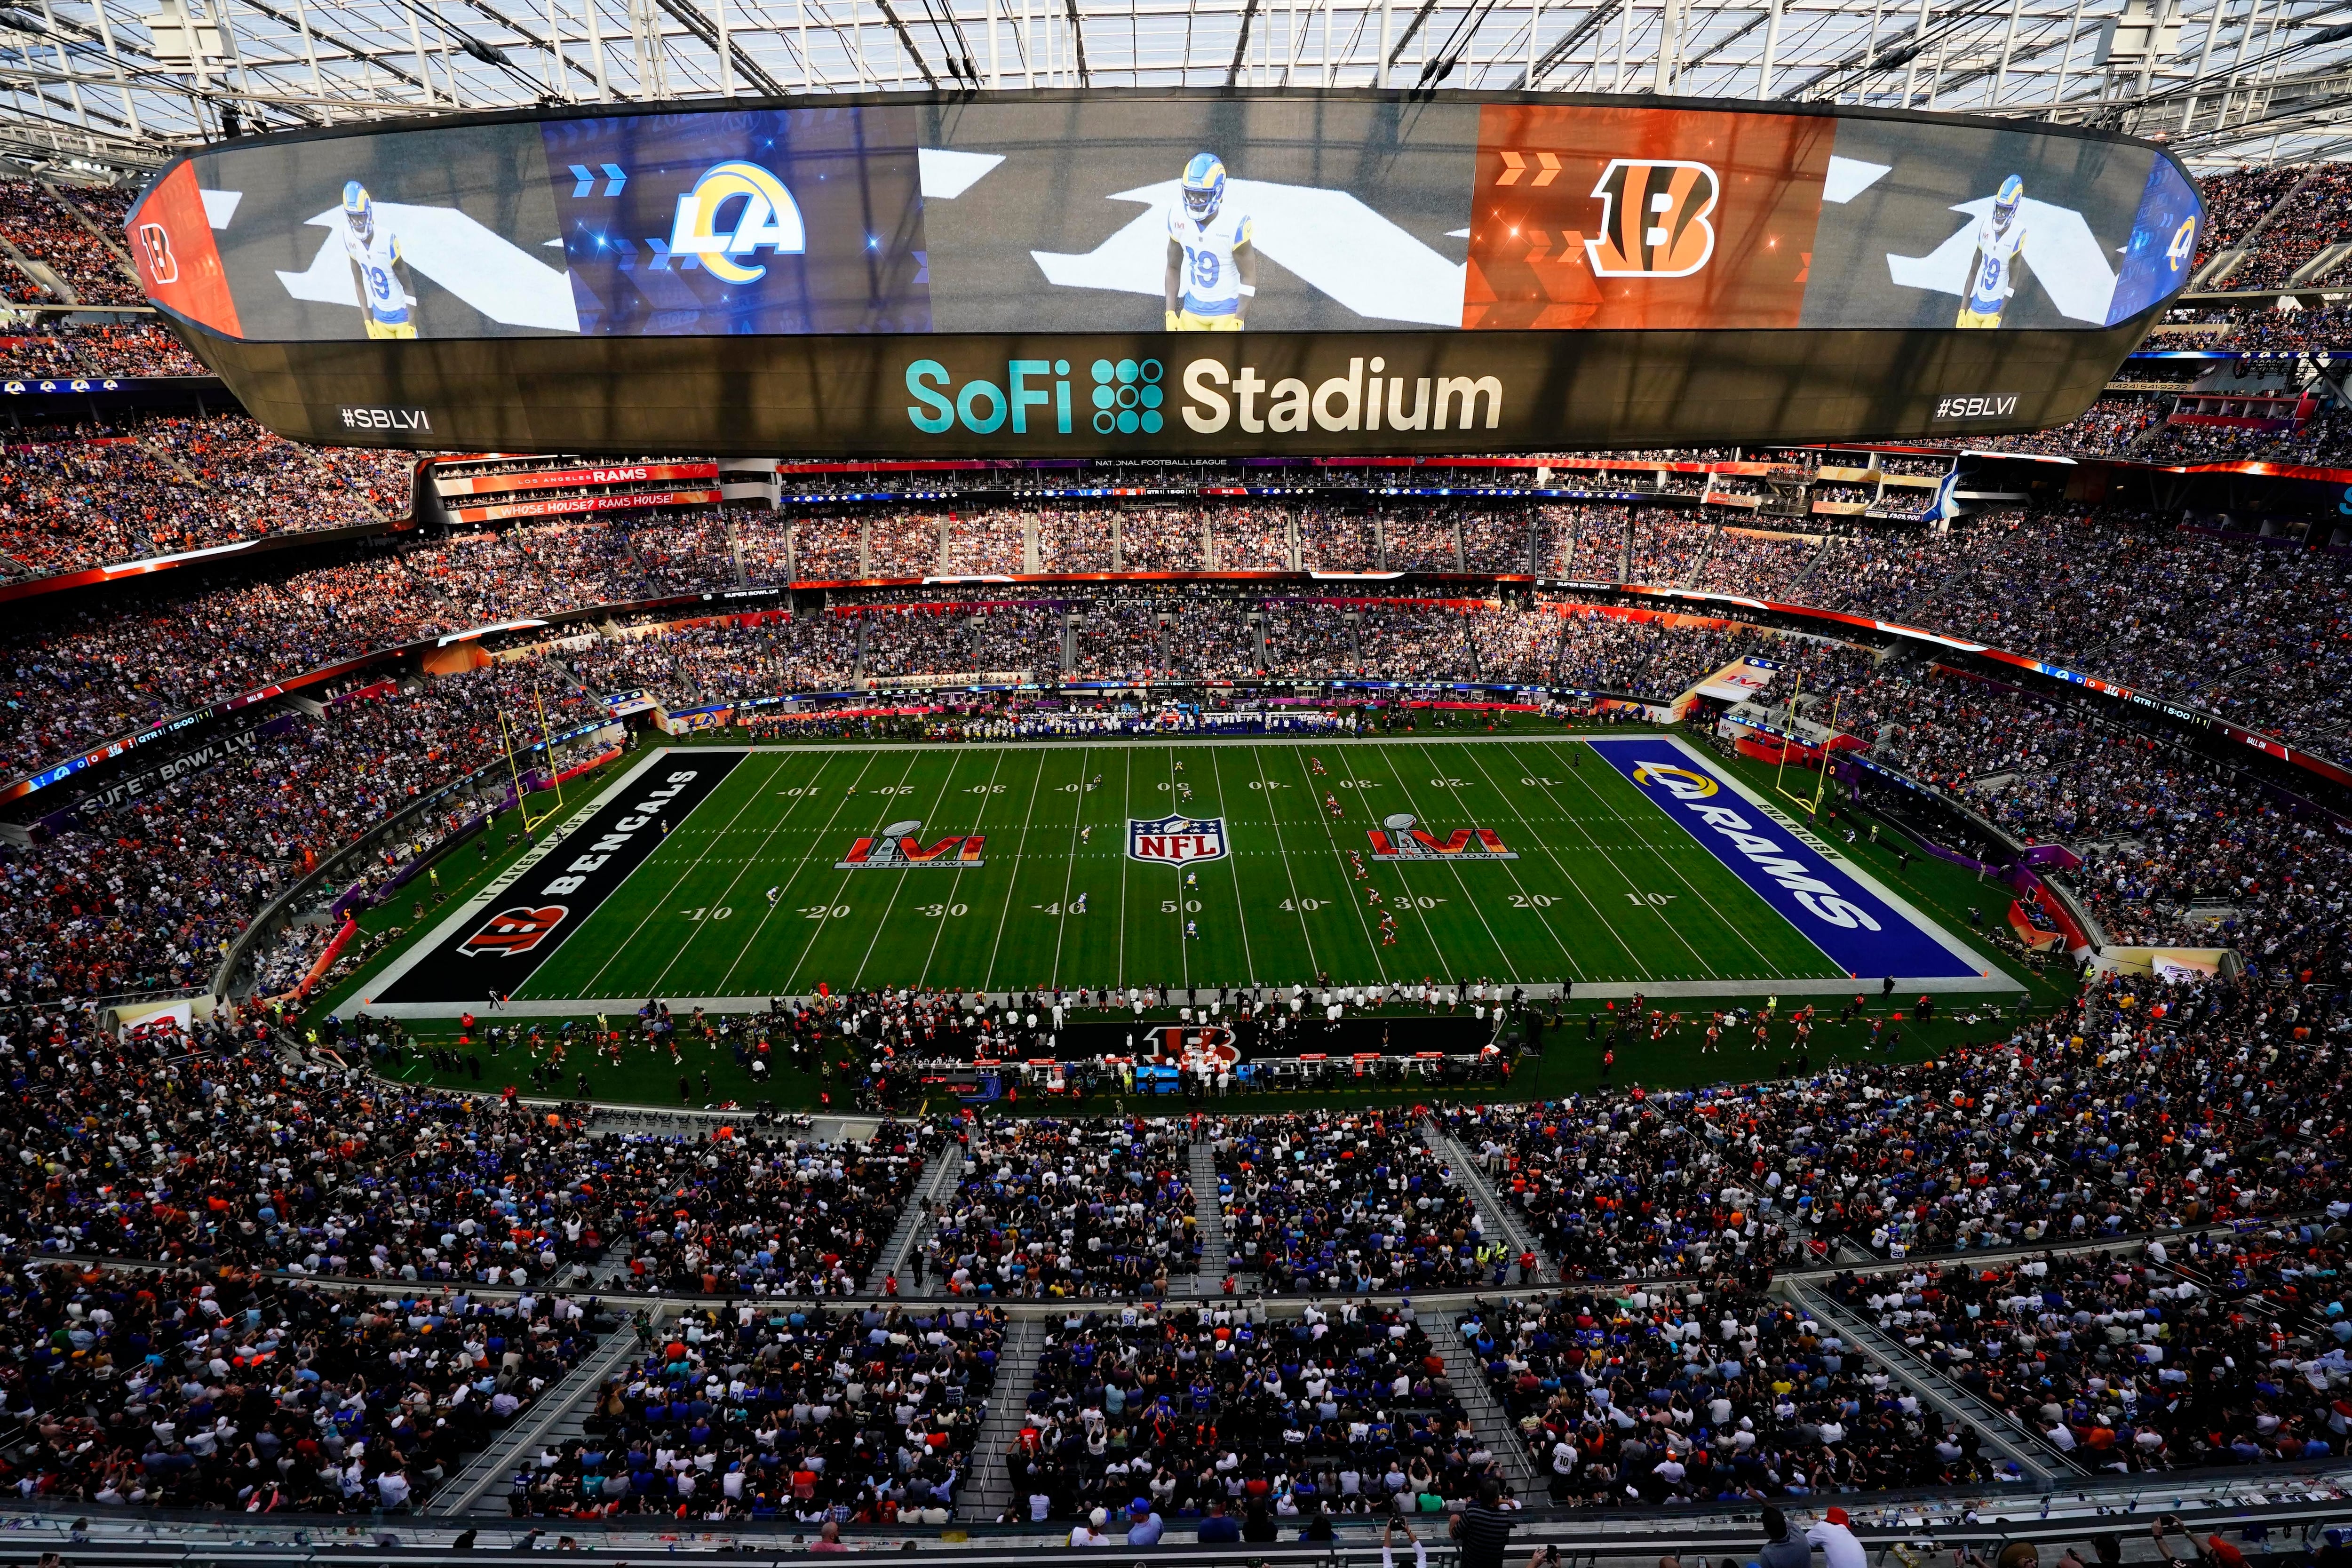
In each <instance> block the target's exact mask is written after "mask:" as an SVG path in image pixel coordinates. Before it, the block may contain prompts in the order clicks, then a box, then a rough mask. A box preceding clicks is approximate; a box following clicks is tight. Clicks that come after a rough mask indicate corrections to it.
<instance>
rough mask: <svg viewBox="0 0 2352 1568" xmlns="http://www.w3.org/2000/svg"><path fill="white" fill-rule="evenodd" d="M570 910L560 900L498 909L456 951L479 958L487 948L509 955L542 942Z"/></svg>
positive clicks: (490, 951)
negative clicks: (529, 906)
mask: <svg viewBox="0 0 2352 1568" xmlns="http://www.w3.org/2000/svg"><path fill="white" fill-rule="evenodd" d="M571 913H572V910H570V909H569V908H568V907H566V906H565V905H562V904H543V905H541V907H540V908H538V909H535V910H499V912H498V913H497V914H494V915H492V916H491V917H490V918H489V921H488V923H486V924H485V925H484V926H483V927H482V929H481V930H479V931H476V932H475V933H474V934H473V935H471V936H469V937H467V939H466V940H465V941H463V942H459V943H458V944H457V951H458V952H462V953H464V954H465V955H466V956H467V958H479V957H480V956H482V954H484V953H486V952H487V953H491V954H495V955H497V956H499V957H503V958H512V957H514V956H515V955H516V954H517V953H522V952H530V951H531V950H532V949H533V948H535V947H537V946H538V945H539V944H540V943H541V942H545V941H546V940H547V938H548V936H549V935H550V933H551V932H552V931H554V930H555V928H556V927H558V926H560V925H562V923H563V921H564V920H565V918H566V917H568V916H569V915H570V914H571Z"/></svg>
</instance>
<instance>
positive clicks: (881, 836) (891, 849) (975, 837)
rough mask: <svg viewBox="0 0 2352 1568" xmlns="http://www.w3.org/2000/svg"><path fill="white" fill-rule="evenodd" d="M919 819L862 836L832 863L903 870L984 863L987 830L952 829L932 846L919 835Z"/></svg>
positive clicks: (860, 868) (841, 866)
mask: <svg viewBox="0 0 2352 1568" xmlns="http://www.w3.org/2000/svg"><path fill="white" fill-rule="evenodd" d="M922 831H923V825H922V824H921V823H919V822H894V823H892V824H890V826H887V827H885V828H884V829H883V830H882V831H881V832H880V833H878V834H877V835H876V836H875V837H871V838H861V839H859V840H858V841H857V842H856V843H855V844H852V845H851V846H850V847H849V853H848V854H846V855H845V856H843V857H842V858H840V859H838V860H835V862H834V863H833V868H834V869H835V870H836V871H876V870H883V871H904V870H908V869H910V868H915V867H919V866H965V867H971V866H984V865H986V864H987V862H986V861H985V860H983V859H982V858H981V851H982V847H985V846H986V845H987V843H988V835H986V834H985V833H950V834H949V835H948V836H947V837H945V838H942V839H940V841H939V842H938V843H936V844H934V845H931V846H930V847H929V848H926V847H924V846H923V841H922V839H921V838H920V837H918V835H919V834H920V833H921V832H922Z"/></svg>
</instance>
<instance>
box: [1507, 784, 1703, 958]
mask: <svg viewBox="0 0 2352 1568" xmlns="http://www.w3.org/2000/svg"><path fill="white" fill-rule="evenodd" d="M1579 743H1581V742H1579ZM1506 750H1507V751H1508V752H1510V755H1511V760H1512V761H1513V762H1515V763H1518V765H1519V766H1521V767H1523V768H1524V767H1526V766H1527V765H1528V763H1527V760H1526V759H1525V758H1523V757H1521V756H1519V755H1518V752H1517V748H1516V746H1513V747H1507V748H1506ZM1555 760H1557V759H1555ZM1592 760H1593V762H1594V763H1600V762H1601V759H1600V757H1599V756H1597V755H1596V756H1595V757H1594V758H1593V759H1592ZM1603 765H1605V764H1603ZM1567 771H1568V772H1569V773H1571V774H1575V773H1582V772H1583V770H1582V769H1581V768H1570V769H1569V770H1567ZM1538 776H1540V777H1545V778H1549V776H1550V775H1549V773H1545V774H1540V775H1538ZM1579 782H1580V783H1581V781H1579ZM1536 787H1537V788H1538V789H1539V790H1542V791H1543V793H1544V796H1545V798H1546V799H1548V800H1549V801H1550V802H1551V803H1552V805H1555V806H1558V807H1559V811H1560V820H1562V821H1563V822H1572V823H1574V824H1575V825H1576V830H1577V831H1578V832H1579V833H1581V834H1582V835H1584V839H1585V842H1586V843H1587V844H1590V845H1591V847H1592V848H1593V850H1594V851H1595V852H1596V853H1598V854H1599V855H1600V857H1601V858H1602V859H1603V860H1606V861H1607V862H1609V868H1610V869H1611V870H1612V871H1614V872H1616V873H1617V875H1618V876H1619V877H1620V878H1622V879H1623V881H1624V883H1625V886H1626V889H1628V890H1629V891H1639V890H1640V889H1639V886H1638V884H1636V883H1635V882H1634V880H1633V878H1631V877H1629V876H1626V874H1625V868H1624V867H1622V866H1620V865H1619V864H1617V858H1616V857H1615V856H1613V855H1612V854H1610V853H1609V851H1608V849H1607V847H1604V846H1603V845H1602V844H1601V837H1600V836H1599V835H1598V834H1596V833H1594V832H1593V831H1592V829H1591V828H1589V827H1587V826H1584V819H1583V818H1582V817H1580V816H1577V815H1576V814H1575V813H1573V812H1571V811H1570V810H1569V809H1568V808H1567V806H1566V805H1563V804H1562V803H1561V801H1560V799H1559V796H1558V795H1553V794H1552V786H1551V785H1549V784H1538V785H1536ZM1591 787H1592V786H1591V785H1590V784H1585V785H1584V788H1585V789H1586V790H1587V792H1591ZM1596 798H1597V797H1596ZM1602 804H1603V805H1606V804H1607V803H1606V802H1603V803H1602ZM1617 820H1618V824H1619V826H1622V827H1624V828H1626V829H1628V830H1629V831H1630V830H1631V829H1632V827H1633V824H1632V823H1630V822H1627V821H1626V820H1625V819H1624V818H1623V817H1622V816H1620V817H1619V818H1618V819H1617ZM1643 848H1650V846H1648V845H1643ZM1654 852H1655V851H1654V850H1653V853H1654ZM1554 859H1555V860H1557V859H1558V857H1557V856H1555V857H1554ZM1571 880H1573V879H1571ZM1576 890H1577V891H1578V892H1580V893H1583V894H1584V901H1585V902H1586V903H1588V904H1590V903H1592V895H1591V893H1586V892H1585V891H1584V887H1583V884H1582V883H1578V884H1577V889H1576ZM1642 907H1643V909H1646V910H1649V911H1650V912H1651V913H1652V914H1654V915H1656V916H1657V917H1658V920H1659V921H1660V923H1661V924H1663V925H1664V927H1665V928H1666V930H1667V931H1669V932H1671V933H1672V934H1673V936H1674V939H1675V941H1676V942H1681V943H1682V944H1683V951H1684V952H1687V953H1689V954H1690V955H1691V958H1692V960H1693V961H1694V962H1696V963H1697V964H1698V966H1699V968H1698V972H1699V973H1700V974H1701V975H1702V976H1707V975H1714V974H1717V973H1719V971H1717V968H1716V967H1715V965H1713V964H1711V963H1708V962H1707V961H1706V959H1705V958H1703V957H1701V956H1700V955H1699V951H1698V949H1697V948H1696V947H1693V946H1692V945H1691V941H1690V938H1688V937H1686V936H1685V935H1684V934H1683V932H1682V928H1681V927H1679V926H1677V925H1675V922H1674V921H1672V920H1670V919H1668V918H1667V915H1666V911H1665V910H1662V909H1659V908H1658V907H1657V906H1656V905H1654V904H1648V903H1645V904H1643V906H1642ZM1592 912H1593V913H1594V914H1596V915H1601V909H1600V906H1599V905H1597V904H1595V905H1593V910H1592ZM1601 921H1602V923H1604V924H1607V923H1609V917H1608V916H1606V915H1601ZM1610 929H1611V930H1612V931H1613V930H1615V929H1616V928H1615V927H1614V926H1613V925H1612V926H1611V928H1610ZM1618 941H1619V942H1621V943H1623V942H1624V938H1623V937H1622V936H1620V937H1619V938H1618ZM1625 946H1626V951H1627V952H1631V951H1632V944H1630V943H1625ZM1635 962H1636V963H1639V962H1640V961H1639V960H1638V959H1637V960H1636V961H1635ZM1633 978H1635V979H1637V980H1638V979H1643V978H1646V976H1643V975H1639V974H1637V975H1635V976H1634V977H1633ZM1660 978H1662V979H1663V978H1665V977H1664V976H1660Z"/></svg>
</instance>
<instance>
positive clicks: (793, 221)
mask: <svg viewBox="0 0 2352 1568" xmlns="http://www.w3.org/2000/svg"><path fill="white" fill-rule="evenodd" d="M739 197H740V199H741V201H742V204H743V205H741V206H740V207H738V208H734V209H733V211H732V213H731V215H730V203H733V202H734V201H735V200H737V198H739ZM727 216H732V218H733V220H734V221H733V223H732V224H731V225H730V224H728V223H726V222H725V221H723V220H724V219H725V218H726V217H727ZM762 246H764V247H767V248H768V249H770V250H772V251H773V252H774V253H775V254H776V255H778V256H801V255H804V254H806V252H807V250H808V226H807V225H806V224H804V223H803V222H802V221H801V205H800V203H798V202H796V201H794V200H793V193H792V192H790V191H788V190H786V189H784V183H783V182H782V180H780V179H778V178H776V176H775V175H773V174H770V173H768V171H767V170H765V169H762V168H761V167H760V165H759V164H757V163H745V162H743V161H742V160H741V159H736V160H734V161H732V162H730V163H715V164H713V165H711V166H710V167H709V168H708V169H706V170H704V171H703V173H702V178H700V179H699V180H697V181H696V182H695V183H694V189H692V190H690V191H688V192H687V193H686V194H685V195H682V196H680V197H678V198H677V218H676V219H675V220H674V221H673V222H672V224H671V225H670V231H669V248H670V252H671V254H672V255H675V256H692V257H696V258H699V259H700V260H701V262H702V265H703V266H705V267H707V268H709V269H710V275H711V276H712V277H713V278H716V279H719V281H720V282H722V283H757V282H758V281H759V280H760V279H762V278H765V277H766V276H767V275H768V269H767V268H765V267H764V266H751V265H748V264H746V263H745V262H743V261H741V260H740V259H738V258H741V257H748V256H750V255H751V253H752V252H753V251H755V250H758V249H760V248H761V247H762Z"/></svg>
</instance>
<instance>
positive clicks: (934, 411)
mask: <svg viewBox="0 0 2352 1568" xmlns="http://www.w3.org/2000/svg"><path fill="white" fill-rule="evenodd" d="M2202 221H2203V212H2202V209H2201V207H2200V205H2199V199H2198V195H2197V192H2196V189H2195V187H2194V185H2193V184H2191V183H2190V182H2189V179H2188V178H2187V176H2186V175H2185V174H2183V173H2182V172H2181V170H2180V168H2179V165H2178V164H2177V163H2175V162H2174V161H2173V160H2172V159H2171V158H2170V156H2169V155H2168V154H2167V153H2163V152H2161V151H2160V150H2158V149H2157V148H2155V147H2153V146H2151V145H2149V144H2147V143H2144V142H2131V141H2126V140H2121V139H2117V138H2114V137H2111V136H2105V135H2103V134H2097V133H2090V132H2079V131H2073V130H2066V129H2062V128H2053V127H2023V126H2018V125H2012V124H2005V123H1994V122H1990V121H1961V120H1955V119H1952V118H1950V117H1931V116H1921V115H1899V114H1887V113H1883V112H1868V113H1866V112H1862V111H1852V110H1828V109H1814V110H1809V111H1806V112H1791V111H1789V110H1780V109H1775V110H1759V109H1754V108H1748V107H1741V106H1736V105H1730V104H1723V103H1712V102H1683V103H1677V102H1675V101H1672V100H1644V101H1642V102H1640V103H1638V104H1637V103H1630V102H1629V101H1628V100H1624V99H1615V98H1612V99H1560V98H1545V99H1542V100H1533V99H1516V98H1480V97H1473V96H1469V95H1446V96H1444V97H1443V98H1439V99H1431V98H1428V97H1426V96H1417V95H1412V94H1405V93H1380V92H1368V91H1328V92H1311V91H1310V92H1282V93H1223V92H1198V91H1193V92H1183V91H1177V92H1115V91H1080V92H1038V93H1019V94H1003V95H996V94H990V95H983V96H978V97H972V96H961V95H959V96H946V95H940V96H929V95H926V96H908V95H893V96H888V97H884V98H880V99H864V100H844V99H823V100H811V101H808V102H805V103H799V102H782V103H776V102H768V101H761V102H752V101H749V100H742V101H734V102H727V103H719V104H713V105H711V106H709V107H707V108H695V109H690V110H678V109H674V108H666V109H658V110H656V109H648V110H635V111H630V112H614V111H609V110H549V111H547V112H545V113H543V114H521V115H502V116H492V117H485V118H482V119H479V120H469V121H457V122H448V121H437V122H430V123H420V124H416V125H414V126H405V127H404V126H398V125H394V126H377V127H373V128H364V129H361V130H356V131H352V132H304V133H298V134H294V135H289V136H281V137H269V138H257V139H253V140H250V141H241V142H231V143H227V144H225V145H222V146H219V147H216V148H212V149H208V150H206V151H205V152H202V153H194V154H192V155H190V156H189V157H186V158H184V159H183V160H181V161H180V162H178V163H174V164H173V165H171V166H169V167H168V168H167V169H166V170H165V171H164V173H163V175H162V176H161V177H160V178H159V179H158V180H157V182H156V183H155V184H153V185H152V186H151V187H150V188H149V190H148V191H147V192H146V193H145V194H144V195H142V198H141V199H140V201H139V202H138V204H137V205H135V206H134V207H133V209H132V211H131V215H130V217H129V220H128V228H129V234H130V238H131V247H132V251H133V254H134V256H135V257H136V258H137V259H138V262H139V266H140V269H141V275H142V279H143V280H144V281H145V283H146V285H147V288H148V291H149V293H150V295H151V297H152V299H153V300H155V301H156V302H157V303H158V304H159V305H161V306H163V308H164V309H165V310H167V311H168V312H170V314H171V316H172V317H173V319H174V320H175V321H178V322H179V323H180V325H181V327H182V329H183V331H184V334H185V335H186V336H187V337H188V338H189V340H190V342H191V343H192V344H193V345H194V348H195V349H196V352H197V353H200V354H202V355H203V356H204V357H205V358H206V359H207V360H208V361H209V362H210V363H213V365H214V366H215V368H216V369H217V370H218V371H219V372H220V374H222V376H223V377H224V378H225V379H226V381H227V382H228V383H229V384H230V386H231V388H232V389H233V390H234V391H236V394H237V395H238V396H239V398H240V399H242V400H243V401H244V403H245V405H246V406H247V409H248V410H249V411H250V412H252V413H253V414H254V416H256V417H257V418H259V419H260V420H262V421H263V423H265V424H267V425H268V426H270V427H271V428H273V429H277V430H279V431H280V432H281V433H284V434H287V435H290V436H295V437H301V438H308V439H312V440H325V441H352V442H363V443H374V444H383V445H396V446H410V447H425V448H440V449H454V448H463V447H472V448H477V449H495V450H533V449H541V450H544V449H562V450H572V451H581V452H608V451H617V452H642V451H646V450H693V451H707V452H711V453H715V454H734V453H743V454H751V455H769V456H772V455H776V454H778V453H791V454H795V455H804V456H824V455H842V456H861V455H873V456H918V457H921V456H940V457H956V456H1023V455H1053V454H1056V453H1063V454H1068V455H1073V456H1076V455H1099V454H1105V453H1111V452H1117V451H1132V452H1135V453H1137V454H1138V455H1149V454H1151V453H1159V452H1170V453H1174V452H1193V453H1214V454H1221V455H1246V454H1250V453H1259V452H1263V453H1283V452H1300V451H1306V450H1309V449H1312V450H1315V451H1318V452H1321V453H1328V454H1333V455H1338V454H1344V453H1349V452H1366V451H1370V452H1399V453H1412V452H1460V451H1466V450H1498V451H1499V450H1545V449H1552V448H1556V447H1563V446H1582V445H1595V446H1600V445H1635V446H1645V445H1668V444H1686V443H1689V442H1694V441H1717V440H1732V441H1740V440H1752V441H1766V440H1778V441H1787V440H1810V439H1828V440H1837V439H1853V438H1861V437H1895V436H1903V435H1914V434H1916V435H1953V436H1979V435H1991V434H1997V433H2000V432H2001V431H2004V430H2011V429H2025V428H2032V427H2034V426H2038V425H2043V424H2050V423H2056V422H2059V421H2063V420H2064V419H2067V418H2071V417H2073V416H2074V415H2075V414H2077V413H2079V412H2080V411H2081V409H2082V408H2083V407H2084V406H2085V405H2088V403H2089V402H2090V401H2091V399H2092V398H2093V397H2095V395H2097V392H2098V389H2099V388H2100V387H2101V386H2102V385H2103V384H2104V383H2105V380H2106V378H2107V376H2108V375H2109V374H2111V373H2112V372H2113V370H2114V368H2115V366H2116V364H2117V363H2120V362H2121V360H2122V357H2123V356H2124V354H2126V353H2128V352H2129V350H2130V348H2131V347H2132V346H2133V343H2134V342H2136V341H2137V336H2138V335H2139V332H2140V331H2142V329H2143V328H2144V326H2145V323H2146V321H2147V319H2148V317H2149V315H2150V314H2151V313H2152V311H2153V310H2155V309H2156V308H2157V307H2158V306H2159V305H2160V304H2162V302H2163V301H2165V300H2168V299H2169V298H2171V297H2172V296H2173V295H2175V294H2177V293H2179V290H2180V289H2182V288H2183V287H2185V286H2186V284H2187V281H2188V278H2189V259H2190V258H2191V257H2192V256H2193V255H2194V254H2195V251H2196V242H2197V236H2198V230H2199V228H2200V225H2201V224H2202Z"/></svg>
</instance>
